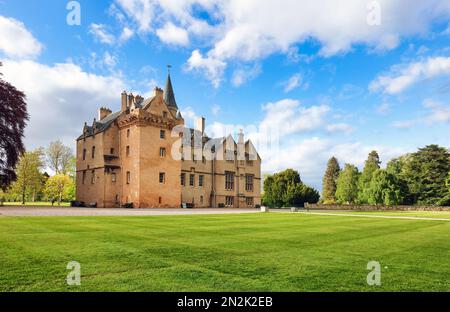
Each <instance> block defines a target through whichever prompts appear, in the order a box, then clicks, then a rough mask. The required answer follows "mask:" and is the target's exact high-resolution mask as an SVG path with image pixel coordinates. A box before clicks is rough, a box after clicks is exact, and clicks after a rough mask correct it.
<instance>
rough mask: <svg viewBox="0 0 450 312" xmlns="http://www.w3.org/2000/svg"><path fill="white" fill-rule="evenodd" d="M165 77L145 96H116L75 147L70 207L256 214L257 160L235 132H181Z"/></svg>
mask: <svg viewBox="0 0 450 312" xmlns="http://www.w3.org/2000/svg"><path fill="white" fill-rule="evenodd" d="M184 124H185V123H184V119H183V117H182V115H181V113H180V111H179V110H178V106H177V103H176V100H175V95H174V92H173V87H172V82H171V77H170V74H169V75H168V76H167V83H166V88H165V90H164V91H163V90H162V89H160V88H158V87H156V88H155V89H154V92H153V96H152V97H150V98H148V99H144V98H143V97H141V96H139V95H137V96H134V95H133V94H127V93H126V92H123V93H122V95H121V109H120V111H117V112H112V111H111V110H110V109H108V108H103V107H102V108H100V110H99V114H98V120H96V119H94V121H93V123H92V125H91V126H89V125H87V123H85V125H84V128H83V134H82V135H81V136H80V137H78V139H77V164H76V170H77V181H76V187H77V200H78V201H81V202H84V203H85V204H86V205H89V206H96V207H134V208H145V207H186V206H187V207H236V208H238V207H258V206H259V205H260V204H261V158H260V157H259V155H258V153H257V152H256V150H255V147H254V146H253V144H252V142H251V141H250V140H247V141H244V135H243V133H242V132H240V133H239V135H238V140H237V142H236V141H235V140H234V139H233V137H232V136H231V135H229V136H228V137H223V138H214V139H213V138H209V137H208V136H207V134H206V133H205V120H204V118H201V119H199V120H198V122H197V127H196V129H191V128H187V127H184Z"/></svg>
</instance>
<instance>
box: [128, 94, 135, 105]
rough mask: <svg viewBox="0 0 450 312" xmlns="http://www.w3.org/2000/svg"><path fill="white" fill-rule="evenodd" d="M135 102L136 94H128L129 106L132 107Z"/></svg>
mask: <svg viewBox="0 0 450 312" xmlns="http://www.w3.org/2000/svg"><path fill="white" fill-rule="evenodd" d="M133 104H134V95H133V93H130V94H128V108H130V107H131V106H132V105H133Z"/></svg>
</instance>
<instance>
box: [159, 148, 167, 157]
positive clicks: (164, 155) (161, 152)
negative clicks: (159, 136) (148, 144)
mask: <svg viewBox="0 0 450 312" xmlns="http://www.w3.org/2000/svg"><path fill="white" fill-rule="evenodd" d="M159 157H166V149H165V148H164V147H160V148H159Z"/></svg>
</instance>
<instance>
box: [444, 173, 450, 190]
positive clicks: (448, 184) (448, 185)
mask: <svg viewBox="0 0 450 312" xmlns="http://www.w3.org/2000/svg"><path fill="white" fill-rule="evenodd" d="M445 185H447V188H448V192H449V193H450V171H449V172H448V175H447V180H446V181H445Z"/></svg>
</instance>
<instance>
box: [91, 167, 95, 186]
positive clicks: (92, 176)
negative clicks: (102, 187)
mask: <svg viewBox="0 0 450 312" xmlns="http://www.w3.org/2000/svg"><path fill="white" fill-rule="evenodd" d="M91 183H92V184H94V183H95V170H92V175H91Z"/></svg>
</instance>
